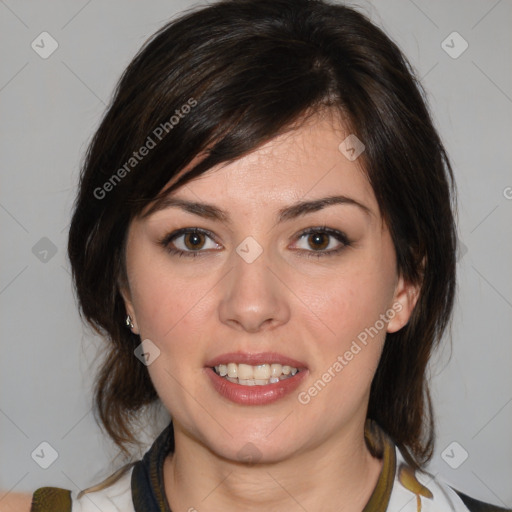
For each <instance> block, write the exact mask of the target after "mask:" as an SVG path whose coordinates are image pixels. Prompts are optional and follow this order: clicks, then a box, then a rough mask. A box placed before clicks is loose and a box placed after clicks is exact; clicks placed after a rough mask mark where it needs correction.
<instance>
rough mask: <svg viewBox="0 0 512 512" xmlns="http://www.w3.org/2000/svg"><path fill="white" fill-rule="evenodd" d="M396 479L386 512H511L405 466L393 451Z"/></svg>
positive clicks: (439, 479)
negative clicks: (390, 511)
mask: <svg viewBox="0 0 512 512" xmlns="http://www.w3.org/2000/svg"><path fill="white" fill-rule="evenodd" d="M396 455H397V460H396V462H397V464H396V476H395V482H394V485H393V490H392V492H391V497H390V501H389V505H388V508H387V510H400V511H401V512H413V511H414V512H416V511H417V510H422V512H434V511H435V512H512V509H509V508H500V507H498V506H496V505H491V504H489V503H484V502H482V501H478V500H476V499H474V498H471V497H469V496H467V495H466V494H464V493H462V492H460V491H458V490H456V489H455V488H453V487H452V486H451V485H450V484H449V483H448V482H447V481H445V480H444V479H443V478H439V477H438V476H434V475H431V474H430V473H428V472H424V471H414V470H413V469H411V467H410V466H408V465H407V463H406V462H405V460H404V458H403V457H402V455H401V453H400V450H398V448H397V450H396Z"/></svg>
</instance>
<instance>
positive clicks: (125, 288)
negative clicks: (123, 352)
mask: <svg viewBox="0 0 512 512" xmlns="http://www.w3.org/2000/svg"><path fill="white" fill-rule="evenodd" d="M118 287H119V293H120V294H121V297H122V298H123V302H124V307H125V308H126V314H127V315H130V319H131V321H132V324H133V327H130V326H128V325H127V327H128V328H129V329H130V330H131V331H132V332H133V333H134V334H139V327H138V325H137V317H136V315H135V308H134V307H133V302H132V295H131V292H130V287H129V285H128V282H127V281H126V280H123V279H120V280H119V281H118Z"/></svg>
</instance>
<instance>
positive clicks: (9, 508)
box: [0, 491, 32, 512]
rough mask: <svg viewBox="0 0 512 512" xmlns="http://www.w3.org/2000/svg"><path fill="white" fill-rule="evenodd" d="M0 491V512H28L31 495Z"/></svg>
mask: <svg viewBox="0 0 512 512" xmlns="http://www.w3.org/2000/svg"><path fill="white" fill-rule="evenodd" d="M3 492H4V491H0V512H30V504H31V502H32V495H31V494H23V493H18V492H9V493H7V494H3Z"/></svg>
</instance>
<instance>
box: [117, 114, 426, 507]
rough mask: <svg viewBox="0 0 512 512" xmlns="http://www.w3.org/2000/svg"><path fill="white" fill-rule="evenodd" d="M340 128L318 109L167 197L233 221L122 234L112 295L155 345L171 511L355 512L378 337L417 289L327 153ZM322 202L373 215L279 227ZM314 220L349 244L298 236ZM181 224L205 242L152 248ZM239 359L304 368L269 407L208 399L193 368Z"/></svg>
mask: <svg viewBox="0 0 512 512" xmlns="http://www.w3.org/2000/svg"><path fill="white" fill-rule="evenodd" d="M340 126H341V123H340V121H339V120H338V119H337V118H336V117H335V116H332V115H316V116H315V117H313V118H310V119H309V120H308V121H307V122H306V123H302V124H301V125H300V126H299V127H298V128H296V129H294V130H292V131H290V132H288V133H286V134H284V135H281V136H279V137H277V138H275V139H273V140H272V141H270V142H269V143H267V144H265V145H263V146H261V147H260V148H259V149H257V150H256V151H253V152H252V153H250V154H248V155H246V156H244V157H243V158H240V159H239V160H237V161H235V162H232V163H230V164H228V165H226V164H224V165H221V166H218V167H217V168H214V169H212V170H211V171H209V172H207V173H206V174H204V175H202V176H201V177H199V178H198V179H195V180H194V181H192V182H189V183H188V184H186V185H185V186H184V187H181V188H180V189H178V190H177V191H175V192H173V194H172V195H173V197H176V198H181V199H186V200H189V201H196V202H202V203H210V204H213V205H215V206H216V207H218V208H220V209H222V210H224V211H225V212H226V214H227V215H229V218H230V220H229V221H227V220H224V221H221V220H213V219H208V218H203V217H200V216H199V215H196V214H193V213H190V212H187V211H184V210H183V209H181V208H178V207H169V208H166V209H163V210H160V211H158V212H156V213H154V214H152V215H151V216H149V217H147V218H146V219H136V220H134V221H133V222H132V224H131V226H130V229H129V236H128V243H127V252H126V265H127V275H128V288H126V289H124V290H123V296H124V299H125V304H126V309H127V312H128V313H129V314H130V315H131V317H132V320H133V323H134V327H133V331H134V332H136V333H138V334H140V336H141V339H142V340H144V339H150V340H151V341H152V342H153V343H154V344H155V345H156V346H157V347H158V348H159V350H160V355H159V357H158V358H157V359H156V360H155V361H154V362H153V363H152V364H150V365H149V366H148V370H149V373H150V376H151V379H152V381H153V383H154V385H155V388H156V390H157V392H158V394H159V396H160V398H161V400H162V402H163V404H164V405H165V407H166V408H167V409H168V411H169V413H170V414H171V416H172V417H173V424H174V431H175V439H176V450H175V452H174V454H171V455H169V456H168V458H167V459H166V462H165V466H164V480H165V489H166V494H167V496H168V500H169V503H170V506H171V508H172V510H189V509H190V510H193V509H195V510H200V511H214V510H224V511H235V510H237V511H238V510H241V509H243V510H248V511H261V510H267V511H277V510H289V511H299V510H300V511H303V510H304V509H306V510H308V511H309V512H314V511H330V510H333V511H334V510H337V511H338V510H340V506H342V507H343V510H346V511H356V510H358V511H360V510H362V508H363V507H364V505H365V504H366V502H367V501H368V499H369V497H370V495H371V493H372V491H373V489H374V487H375V485H376V482H377V480H378V477H379V474H380V470H381V467H382V464H381V461H380V460H378V459H376V458H373V457H372V456H371V455H370V453H369V452H368V450H367V448H366V445H365V442H364V437H363V435H364V423H365V419H366V411H367V406H368V400H369V393H370V385H371V381H372V377H373V375H374V373H375V370H376V368H377V365H378V362H379V358H380V355H381V351H382V348H383V345H384V340H385V335H386V332H394V331H397V330H399V329H401V328H402V327H403V326H404V325H405V324H406V323H407V321H408V319H409V316H410V314H411V312H412V309H413V307H414V305H415V303H416V299H417V292H418V290H417V289H416V288H415V287H413V286H412V285H411V284H409V283H407V282H405V281H404V280H403V279H402V278H401V277H400V276H399V275H397V271H396V255H395V251H394V247H393V243H392V240H391V237H390V234H389V231H388V229H387V227H386V225H385V224H384V223H383V221H382V217H381V215H380V212H379V208H378V204H377V201H376V199H375V196H374V193H373V190H372V188H371V186H370V184H369V182H368V180H367V179H366V177H365V176H364V174H363V172H362V170H361V168H360V164H359V162H360V160H361V159H359V160H356V161H353V162H351V161H349V160H348V159H347V158H345V156H344V155H343V154H342V153H341V152H340V151H339V150H338V145H339V144H340V142H341V141H343V140H344V139H345V137H346V136H347V135H348V134H349V133H348V132H346V131H345V130H343V129H342V128H340ZM332 195H344V196H347V197H349V198H351V199H353V200H354V201H357V202H359V203H360V204H362V205H363V206H364V207H365V208H367V209H368V210H369V212H366V211H365V210H364V209H363V208H361V207H358V206H355V205H353V204H336V205H331V206H326V207H325V208H323V209H321V210H318V211H315V212H310V213H306V214H303V215H301V216H299V217H296V218H293V219H289V220H286V221H283V222H278V213H277V212H278V211H279V210H280V209H282V208H285V207H288V206H290V205H291V204H295V203H297V202H298V201H311V200H314V199H320V198H324V197H326V196H332ZM319 226H320V227H321V226H327V227H328V228H331V229H336V230H339V231H342V232H343V233H345V234H346V236H347V237H348V239H349V240H350V244H349V245H346V246H344V244H343V243H341V242H339V241H337V240H336V238H334V237H332V236H328V235H325V234H324V236H321V234H320V237H319V238H314V240H311V237H309V239H308V236H304V237H302V238H301V237H300V235H301V232H302V231H303V230H305V229H307V228H311V227H319ZM192 227H197V228H202V229H207V230H209V231H211V232H212V233H213V234H214V236H215V239H214V240H211V239H210V238H208V237H205V238H202V237H199V239H197V238H196V239H194V237H193V236H192V237H191V236H190V235H189V236H188V237H187V236H185V237H183V236H181V237H180V238H178V239H175V240H174V242H171V246H172V245H173V243H174V247H177V248H179V249H182V250H186V249H187V247H188V250H189V251H193V250H194V249H190V247H198V246H199V247H200V248H201V249H200V250H201V251H202V252H200V254H199V256H197V257H190V256H188V257H187V256H181V257H180V256H177V255H173V254H170V253H169V252H168V251H167V250H166V248H164V247H163V246H162V245H161V244H159V240H161V239H163V238H164V237H165V235H167V234H169V233H172V232H173V231H175V230H177V229H180V228H192ZM319 231H321V230H319ZM248 236H251V237H253V238H254V239H255V240H256V241H257V242H258V244H259V245H260V246H261V248H262V249H263V252H262V254H261V255H260V256H259V257H258V258H257V259H256V260H255V261H254V262H252V263H247V262H246V261H244V260H243V259H242V258H241V257H240V256H239V255H238V254H237V252H236V251H235V249H236V248H237V246H238V245H239V244H240V243H241V242H242V241H243V240H244V239H245V238H246V237H248ZM185 242H188V246H187V245H185ZM191 242H192V243H191ZM194 242H195V243H196V245H195V246H194ZM201 244H203V245H201ZM339 247H342V250H341V251H340V252H338V253H336V254H334V253H331V254H325V253H326V252H329V251H332V250H334V249H337V248H339ZM195 250H196V252H197V249H195ZM319 252H323V253H324V255H323V256H321V257H317V255H318V253H319ZM308 256H309V257H308ZM397 304H399V305H400V306H399V307H401V310H400V311H399V312H398V313H396V315H395V316H394V317H393V318H392V319H391V320H389V322H388V323H387V325H385V327H384V328H383V329H381V330H380V331H379V333H378V335H377V336H375V337H374V338H373V339H371V341H370V342H369V343H368V344H367V346H365V347H364V348H363V349H362V350H361V351H360V352H359V353H358V354H357V355H356V356H354V358H353V359H352V360H351V361H350V362H349V364H347V366H345V367H344V368H343V370H342V371H341V372H339V373H337V374H336V377H335V378H333V379H332V380H331V382H329V383H328V385H327V386H326V387H325V388H324V389H323V390H322V391H321V392H320V393H318V395H317V396H315V397H314V398H312V399H311V401H310V402H309V403H308V404H306V405H303V404H301V403H300V402H299V401H298V398H297V395H298V393H299V392H300V391H305V390H306V391H307V389H308V388H309V387H311V386H312V385H313V383H314V382H315V381H317V380H318V379H319V378H321V376H322V374H324V373H325V372H326V371H327V370H328V369H329V368H330V367H332V365H333V364H334V362H335V361H336V359H337V357H338V355H343V354H344V353H345V352H346V351H347V350H349V348H350V346H351V343H352V341H353V340H355V339H356V338H357V335H358V334H359V333H360V332H362V331H364V329H365V328H368V327H370V326H373V325H374V324H375V322H376V321H377V320H378V319H379V315H381V314H384V313H385V312H386V311H387V310H390V309H391V308H392V306H393V305H395V309H397ZM235 351H243V352H264V351H277V352H279V353H281V354H284V355H287V356H289V357H293V358H294V359H296V360H298V361H301V362H304V363H305V364H306V366H307V368H308V369H307V372H308V375H307V376H306V379H305V381H304V382H303V384H302V385H301V386H300V388H299V389H298V390H297V392H294V393H291V394H290V395H288V396H286V397H284V398H282V399H280V400H278V401H277V402H274V403H272V404H268V405H259V406H248V405H238V404H234V403H232V402H230V401H228V400H226V399H225V398H224V397H222V396H220V395H219V394H218V393H217V392H216V391H215V390H214V388H213V387H212V386H211V384H210V381H209V379H208V377H207V375H205V372H204V366H205V363H206V361H208V360H209V359H211V358H213V357H215V356H218V355H220V354H223V353H226V352H235ZM247 443H252V444H253V445H254V446H255V447H256V448H257V450H258V453H259V456H260V459H259V462H258V463H257V464H245V463H244V462H241V461H240V455H239V454H238V452H239V451H240V450H241V449H243V447H244V446H245V445H246V444H247ZM199 475H200V477H199ZM340 504H341V505H340ZM192 507H193V508H192Z"/></svg>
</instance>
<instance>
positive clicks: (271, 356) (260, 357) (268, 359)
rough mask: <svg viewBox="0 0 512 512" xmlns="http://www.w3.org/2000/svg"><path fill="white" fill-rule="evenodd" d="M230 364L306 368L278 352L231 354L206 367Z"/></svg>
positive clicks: (220, 357)
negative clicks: (273, 364)
mask: <svg viewBox="0 0 512 512" xmlns="http://www.w3.org/2000/svg"><path fill="white" fill-rule="evenodd" d="M228 363H237V364H249V365H251V366H257V365H260V364H272V363H277V364H281V365H283V366H292V367H294V368H297V369H301V368H306V365H305V364H304V363H301V362H300V361H297V360H296V359H292V358H291V357H287V356H284V355H282V354H278V353H277V352H258V353H250V352H230V353H227V354H221V355H220V356H217V357H214V358H213V359H210V360H209V361H207V362H206V364H205V366H207V367H209V368H213V367H214V366H218V365H220V364H228Z"/></svg>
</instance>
